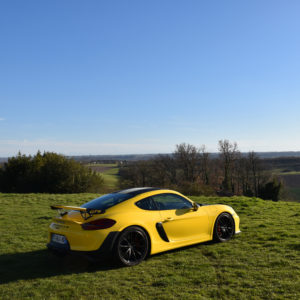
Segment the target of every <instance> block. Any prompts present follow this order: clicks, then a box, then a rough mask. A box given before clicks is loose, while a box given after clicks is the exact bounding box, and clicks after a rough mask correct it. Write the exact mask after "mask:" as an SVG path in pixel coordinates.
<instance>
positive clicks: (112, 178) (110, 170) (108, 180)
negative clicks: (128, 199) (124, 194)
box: [86, 163, 119, 191]
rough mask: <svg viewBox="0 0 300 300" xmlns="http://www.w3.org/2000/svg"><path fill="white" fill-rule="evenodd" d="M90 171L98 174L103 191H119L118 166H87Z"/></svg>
mask: <svg viewBox="0 0 300 300" xmlns="http://www.w3.org/2000/svg"><path fill="white" fill-rule="evenodd" d="M86 166H87V167H88V168H90V169H91V170H93V171H95V172H97V173H99V174H100V175H101V176H102V178H103V179H104V189H105V190H106V191H115V190H118V189H119V175H118V174H119V167H118V164H116V163H114V164H98V163H97V164H93V163H91V164H87V165H86Z"/></svg>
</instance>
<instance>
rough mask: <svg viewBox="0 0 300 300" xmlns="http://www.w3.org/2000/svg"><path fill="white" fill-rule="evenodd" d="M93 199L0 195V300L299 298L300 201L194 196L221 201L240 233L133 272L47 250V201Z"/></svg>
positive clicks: (83, 198)
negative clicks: (234, 214) (232, 211)
mask: <svg viewBox="0 0 300 300" xmlns="http://www.w3.org/2000/svg"><path fill="white" fill-rule="evenodd" d="M95 196H97V195H95V194H77V195H47V194H28V195H22V194H19V195H16V194H10V195H8V194H0V207H1V210H0V237H1V238H0V299H67V298H73V299H300V240H299V236H300V204H299V203H292V202H278V203H276V202H270V201H263V200H260V199H253V198H244V197H233V198H204V197H192V199H193V200H195V201H197V202H202V203H226V204H229V205H231V206H233V207H234V209H235V210H236V211H237V213H238V214H239V215H240V218H241V230H242V233H241V234H240V235H239V236H237V237H236V238H234V239H233V240H231V241H230V242H228V243H220V244H214V243H204V244H199V245H196V246H192V247H188V248H184V249H180V250H176V251H171V252H167V253H163V254H159V255H155V256H153V257H150V258H149V259H147V260H146V261H145V262H143V263H141V264H140V265H138V266H135V267H131V268H116V267H114V266H113V265H111V264H110V262H109V261H106V262H102V263H98V264H93V263H89V262H88V261H87V260H85V259H84V258H80V259H78V258H74V257H66V258H65V259H58V258H56V257H52V256H51V254H50V253H48V252H47V251H46V247H45V244H46V239H47V227H48V225H49V223H50V222H51V217H52V216H54V215H55V212H53V211H51V210H50V209H49V205H50V204H58V203H63V204H69V205H71V204H74V205H78V204H82V203H84V202H85V201H87V200H89V199H91V198H93V197H95Z"/></svg>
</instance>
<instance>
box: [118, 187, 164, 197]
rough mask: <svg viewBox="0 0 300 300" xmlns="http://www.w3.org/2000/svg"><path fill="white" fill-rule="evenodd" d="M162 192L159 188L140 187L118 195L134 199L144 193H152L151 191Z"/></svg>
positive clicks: (122, 191) (123, 191)
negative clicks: (125, 195) (127, 195)
mask: <svg viewBox="0 0 300 300" xmlns="http://www.w3.org/2000/svg"><path fill="white" fill-rule="evenodd" d="M157 190H161V189H159V188H153V187H139V188H131V189H126V190H121V191H118V192H116V193H120V194H130V196H132V197H134V196H137V195H140V194H143V193H147V192H151V191H157Z"/></svg>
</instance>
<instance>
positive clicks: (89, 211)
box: [50, 205, 105, 220]
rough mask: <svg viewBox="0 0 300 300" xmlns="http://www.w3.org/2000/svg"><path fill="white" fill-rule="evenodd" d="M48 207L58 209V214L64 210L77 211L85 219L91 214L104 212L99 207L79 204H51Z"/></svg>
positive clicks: (63, 213)
mask: <svg viewBox="0 0 300 300" xmlns="http://www.w3.org/2000/svg"><path fill="white" fill-rule="evenodd" d="M50 207H51V209H55V210H59V214H60V215H61V216H64V215H65V214H66V213H67V212H66V210H75V211H79V212H80V214H81V216H82V218H83V219H85V220H87V219H88V218H91V217H92V216H93V215H97V214H104V212H105V211H104V210H101V209H91V208H85V207H79V206H66V205H51V206H50Z"/></svg>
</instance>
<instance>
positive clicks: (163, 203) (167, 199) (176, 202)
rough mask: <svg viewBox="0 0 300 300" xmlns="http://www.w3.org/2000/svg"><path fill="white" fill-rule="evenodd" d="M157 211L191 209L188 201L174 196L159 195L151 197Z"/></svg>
mask: <svg viewBox="0 0 300 300" xmlns="http://www.w3.org/2000/svg"><path fill="white" fill-rule="evenodd" d="M152 198H153V200H154V201H155V204H156V206H157V207H158V209H159V210H169V209H185V208H192V207H193V205H192V203H191V202H190V201H188V200H186V199H184V198H183V197H181V196H179V195H176V194H161V195H155V196H152Z"/></svg>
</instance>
